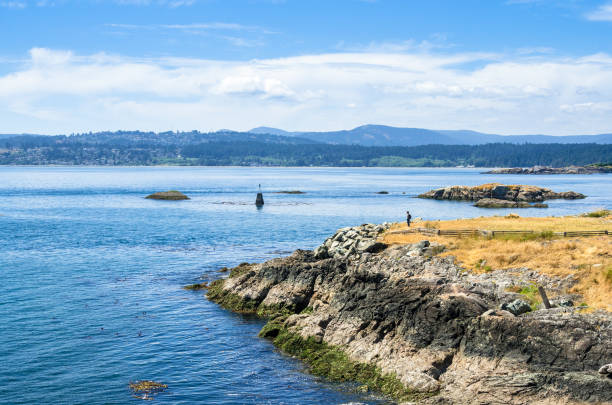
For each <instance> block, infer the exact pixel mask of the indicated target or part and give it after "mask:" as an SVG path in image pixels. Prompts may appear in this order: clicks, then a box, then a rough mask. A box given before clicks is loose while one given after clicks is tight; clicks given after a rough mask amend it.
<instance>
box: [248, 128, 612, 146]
mask: <svg viewBox="0 0 612 405" xmlns="http://www.w3.org/2000/svg"><path fill="white" fill-rule="evenodd" d="M249 132H250V133H253V134H259V135H263V134H273V135H277V136H283V137H300V138H305V139H310V140H313V141H316V142H322V143H329V144H338V145H363V146H418V145H483V144H487V143H515V144H521V143H599V144H610V143H612V134H601V135H570V136H552V135H495V134H484V133H481V132H476V131H469V130H431V129H423V128H398V127H390V126H386V125H363V126H360V127H357V128H353V129H350V130H344V131H328V132H288V131H284V130H282V129H278V128H270V127H257V128H253V129H251V130H250V131H249Z"/></svg>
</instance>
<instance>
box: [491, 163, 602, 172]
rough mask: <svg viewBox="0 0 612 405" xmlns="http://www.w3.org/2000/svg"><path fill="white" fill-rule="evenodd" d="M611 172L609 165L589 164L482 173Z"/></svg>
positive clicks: (509, 169) (517, 168) (521, 168)
mask: <svg viewBox="0 0 612 405" xmlns="http://www.w3.org/2000/svg"><path fill="white" fill-rule="evenodd" d="M594 173H612V166H611V165H591V166H567V167H550V166H533V167H510V168H504V169H494V170H489V171H488V172H484V174H594Z"/></svg>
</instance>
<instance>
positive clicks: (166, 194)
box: [145, 190, 189, 201]
mask: <svg viewBox="0 0 612 405" xmlns="http://www.w3.org/2000/svg"><path fill="white" fill-rule="evenodd" d="M145 198H149V199H151V200H169V201H175V200H189V197H187V196H186V195H185V194H183V193H181V192H180V191H176V190H170V191H160V192H157V193H153V194H149V195H148V196H146V197H145Z"/></svg>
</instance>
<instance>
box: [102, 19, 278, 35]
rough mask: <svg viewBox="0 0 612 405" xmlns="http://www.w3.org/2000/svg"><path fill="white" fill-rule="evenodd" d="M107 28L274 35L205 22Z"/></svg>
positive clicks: (249, 27) (260, 29)
mask: <svg viewBox="0 0 612 405" xmlns="http://www.w3.org/2000/svg"><path fill="white" fill-rule="evenodd" d="M106 26H107V27H113V28H123V29H128V30H179V31H189V32H195V31H247V32H260V33H263V34H275V32H274V31H270V30H268V29H266V28H263V27H259V26H256V25H243V24H237V23H226V22H206V23H191V24H114V23H110V24H106Z"/></svg>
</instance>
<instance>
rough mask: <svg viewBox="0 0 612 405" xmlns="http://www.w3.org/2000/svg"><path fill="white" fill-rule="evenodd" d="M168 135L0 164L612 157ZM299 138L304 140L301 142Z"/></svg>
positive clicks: (37, 140) (58, 140) (403, 162)
mask: <svg viewBox="0 0 612 405" xmlns="http://www.w3.org/2000/svg"><path fill="white" fill-rule="evenodd" d="M205 135H206V134H200V133H183V134H173V133H168V134H166V136H162V137H159V136H153V135H151V133H139V136H138V137H136V138H134V137H133V136H125V135H122V134H118V133H104V134H94V135H82V136H70V137H66V136H54V137H50V136H18V137H11V138H6V139H0V164H2V165H47V164H61V165H210V166H219V165H238V166H404V167H408V166H426V167H432V166H459V165H463V166H468V165H474V166H476V167H499V166H534V165H550V166H567V165H586V164H591V163H604V162H611V161H612V145H610V144H607V145H601V144H510V143H491V144H485V145H422V146H409V147H407V146H389V147H374V146H372V147H367V146H358V145H330V144H323V143H313V142H312V141H309V140H300V139H299V138H289V137H283V136H276V135H264V138H257V137H258V136H262V135H256V136H255V135H253V134H251V135H252V136H253V138H250V137H246V138H244V136H243V135H242V134H237V133H228V134H226V135H224V136H223V137H221V136H217V135H214V136H210V135H209V136H205ZM302 142H303V143H302Z"/></svg>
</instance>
